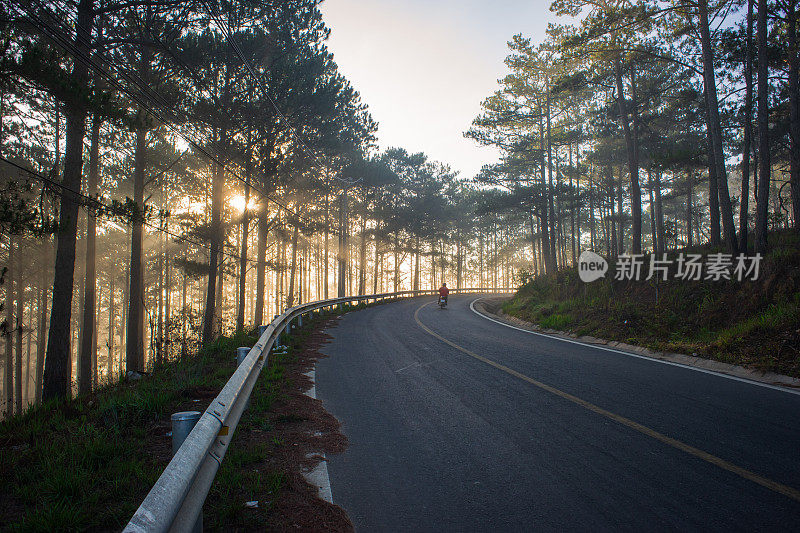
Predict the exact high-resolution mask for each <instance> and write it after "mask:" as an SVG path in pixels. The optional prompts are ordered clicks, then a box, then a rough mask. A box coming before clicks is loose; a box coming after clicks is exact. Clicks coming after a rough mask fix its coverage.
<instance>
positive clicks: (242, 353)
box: [236, 346, 250, 409]
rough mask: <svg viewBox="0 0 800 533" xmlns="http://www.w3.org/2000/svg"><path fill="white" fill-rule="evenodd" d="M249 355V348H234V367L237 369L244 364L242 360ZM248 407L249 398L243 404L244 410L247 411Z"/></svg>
mask: <svg viewBox="0 0 800 533" xmlns="http://www.w3.org/2000/svg"><path fill="white" fill-rule="evenodd" d="M249 353H250V348H249V347H247V346H239V347H238V348H236V367H237V368H238V367H239V365H241V364H242V363H244V358H245V357H247V354H249ZM248 407H250V398H248V399H247V403H246V404H244V408H245V409H247V408H248Z"/></svg>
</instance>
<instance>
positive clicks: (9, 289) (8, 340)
mask: <svg viewBox="0 0 800 533" xmlns="http://www.w3.org/2000/svg"><path fill="white" fill-rule="evenodd" d="M14 240H15V238H14V236H13V235H9V236H8V263H7V267H8V270H6V272H5V275H4V276H3V285H4V286H5V289H6V295H5V302H4V303H3V307H4V308H5V310H6V319H5V324H3V326H4V327H3V329H2V334H3V336H4V337H5V348H6V353H5V355H6V360H5V370H4V372H3V376H4V379H3V393H4V394H5V396H6V397H5V398H4V400H5V415H6V417H7V418H8V417H10V416H11V415H13V414H14V278H15V277H16V276H17V275H18V273H17V271H16V268H15V267H14Z"/></svg>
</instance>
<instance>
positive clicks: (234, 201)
mask: <svg viewBox="0 0 800 533" xmlns="http://www.w3.org/2000/svg"><path fill="white" fill-rule="evenodd" d="M228 202H229V203H230V205H231V207H232V208H233V209H234V210H235V211H236V212H237V213H243V212H244V207H245V199H244V195H242V194H234V195H233V196H231V198H230V200H228ZM246 205H247V209H249V210H251V211H252V210H253V208H254V207H255V206H256V201H255V198H250V201H249V202H247V204H246Z"/></svg>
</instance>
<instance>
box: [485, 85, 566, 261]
mask: <svg viewBox="0 0 800 533" xmlns="http://www.w3.org/2000/svg"><path fill="white" fill-rule="evenodd" d="M545 83H546V86H545V92H546V93H547V201H548V210H549V216H550V228H548V231H550V250H549V252H550V265H551V269H550V271H551V272H555V271H556V270H558V264H557V263H556V241H557V238H556V215H555V206H554V204H553V200H554V198H553V197H554V196H555V191H554V190H553V139H552V135H551V134H552V130H551V127H550V126H551V124H550V118H551V117H550V114H551V113H550V84H549V81H547V82H545ZM495 266H496V265H495Z"/></svg>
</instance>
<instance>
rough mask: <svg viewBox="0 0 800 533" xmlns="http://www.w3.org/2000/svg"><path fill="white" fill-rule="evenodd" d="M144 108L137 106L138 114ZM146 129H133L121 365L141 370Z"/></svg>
mask: <svg viewBox="0 0 800 533" xmlns="http://www.w3.org/2000/svg"><path fill="white" fill-rule="evenodd" d="M143 114H144V111H142V110H140V115H143ZM146 140H147V130H146V129H145V128H144V126H140V127H139V128H137V129H136V149H135V152H134V168H133V201H134V204H135V209H136V212H135V213H134V216H133V219H132V221H131V262H130V267H129V272H130V290H129V291H128V321H127V324H126V340H125V369H126V370H127V371H129V372H143V371H144V265H143V261H144V256H143V249H142V248H143V243H142V241H143V238H144V215H145V213H144V169H145V165H146V164H147V162H146V158H147V153H146V151H147V146H146Z"/></svg>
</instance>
